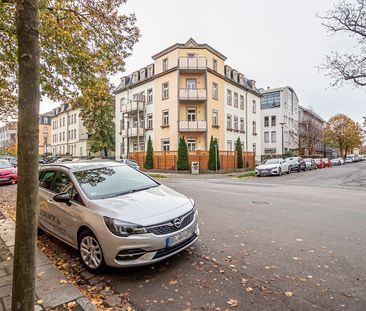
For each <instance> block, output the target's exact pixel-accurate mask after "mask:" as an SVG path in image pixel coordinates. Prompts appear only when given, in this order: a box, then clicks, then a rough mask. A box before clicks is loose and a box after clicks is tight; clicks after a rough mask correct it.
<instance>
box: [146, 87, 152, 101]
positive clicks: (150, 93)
mask: <svg viewBox="0 0 366 311" xmlns="http://www.w3.org/2000/svg"><path fill="white" fill-rule="evenodd" d="M147 103H148V104H152V103H153V90H152V89H148V90H147Z"/></svg>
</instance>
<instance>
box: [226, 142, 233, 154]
mask: <svg viewBox="0 0 366 311" xmlns="http://www.w3.org/2000/svg"><path fill="white" fill-rule="evenodd" d="M231 150H233V142H232V141H231V140H228V141H227V151H231Z"/></svg>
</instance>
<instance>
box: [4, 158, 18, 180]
mask: <svg viewBox="0 0 366 311" xmlns="http://www.w3.org/2000/svg"><path fill="white" fill-rule="evenodd" d="M13 182H14V183H16V182H17V169H16V168H14V167H13V166H12V165H11V163H10V162H9V161H7V160H0V185H4V184H12V183H13Z"/></svg>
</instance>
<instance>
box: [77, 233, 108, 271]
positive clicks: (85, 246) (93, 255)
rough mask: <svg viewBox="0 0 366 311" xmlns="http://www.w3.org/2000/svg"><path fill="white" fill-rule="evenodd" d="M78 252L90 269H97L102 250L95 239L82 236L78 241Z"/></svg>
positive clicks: (100, 261) (100, 260)
mask: <svg viewBox="0 0 366 311" xmlns="http://www.w3.org/2000/svg"><path fill="white" fill-rule="evenodd" d="M80 254H81V258H82V259H83V262H84V263H85V264H86V265H87V266H88V267H89V268H92V269H97V268H98V267H99V266H100V265H101V263H102V258H103V255H102V250H101V248H100V246H99V243H98V241H97V240H96V239H94V238H93V237H91V236H86V237H84V238H83V239H82V240H81V242H80Z"/></svg>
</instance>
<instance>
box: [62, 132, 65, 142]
mask: <svg viewBox="0 0 366 311" xmlns="http://www.w3.org/2000/svg"><path fill="white" fill-rule="evenodd" d="M62 140H65V132H62Z"/></svg>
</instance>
